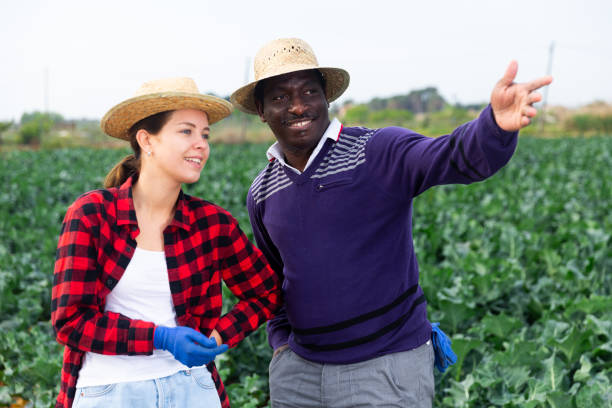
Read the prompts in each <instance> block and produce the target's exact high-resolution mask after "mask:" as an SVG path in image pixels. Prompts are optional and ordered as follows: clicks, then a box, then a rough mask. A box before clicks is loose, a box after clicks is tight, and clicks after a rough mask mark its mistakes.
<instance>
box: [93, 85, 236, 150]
mask: <svg viewBox="0 0 612 408" xmlns="http://www.w3.org/2000/svg"><path fill="white" fill-rule="evenodd" d="M232 108H233V107H232V104H231V103H230V102H228V101H226V100H225V99H222V98H218V97H216V96H212V95H202V94H194V93H189V92H160V93H153V94H148V95H143V96H136V97H134V98H130V99H128V100H126V101H123V102H121V103H120V104H118V105H115V106H114V107H112V108H111V109H110V110H109V111H108V112H107V113H106V115H104V117H103V118H102V120H101V121H100V127H101V128H102V131H104V133H106V134H107V135H109V136H112V137H116V138H119V139H124V140H129V130H130V128H131V127H132V126H134V125H135V124H136V123H138V122H139V121H141V120H142V119H144V118H147V117H149V116H151V115H155V114H157V113H160V112H165V111H171V110H178V109H197V110H201V111H203V112H205V113H206V115H207V116H208V123H209V124H211V125H212V124H213V123H215V122H218V121H220V120H221V119H223V118H225V117H227V116H229V115H230V114H231V113H232Z"/></svg>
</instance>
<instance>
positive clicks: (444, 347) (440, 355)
mask: <svg viewBox="0 0 612 408" xmlns="http://www.w3.org/2000/svg"><path fill="white" fill-rule="evenodd" d="M438 326H440V323H432V324H431V341H432V342H433V348H434V354H435V360H434V365H435V366H436V368H437V369H438V371H440V372H441V373H443V372H444V371H446V369H447V368H448V367H449V366H451V365H453V364H455V363H456V362H457V356H456V355H455V353H454V352H453V349H452V348H451V339H450V338H449V337H448V336H447V335H446V333H444V332H443V331H442V330H441V329H440V328H439V327H438Z"/></svg>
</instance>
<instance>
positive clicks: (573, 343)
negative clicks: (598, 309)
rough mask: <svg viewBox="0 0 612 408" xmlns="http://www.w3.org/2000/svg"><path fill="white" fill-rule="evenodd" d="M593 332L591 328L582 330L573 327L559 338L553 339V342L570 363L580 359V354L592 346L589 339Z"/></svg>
mask: <svg viewBox="0 0 612 408" xmlns="http://www.w3.org/2000/svg"><path fill="white" fill-rule="evenodd" d="M592 335H593V332H592V331H591V330H587V331H582V330H579V329H577V328H576V327H573V328H572V329H571V331H570V332H569V334H568V335H567V336H565V337H564V338H562V339H560V340H555V341H554V342H553V343H554V344H555V345H556V346H557V348H558V350H560V351H561V352H562V353H563V354H564V355H565V357H566V358H567V361H568V363H569V364H570V365H572V364H574V363H575V362H577V361H578V360H579V359H580V355H581V354H582V353H583V352H584V351H586V350H590V349H591V348H592V345H591V339H592Z"/></svg>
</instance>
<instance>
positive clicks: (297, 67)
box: [230, 38, 350, 115]
mask: <svg viewBox="0 0 612 408" xmlns="http://www.w3.org/2000/svg"><path fill="white" fill-rule="evenodd" d="M253 69H254V70H255V81H254V82H251V83H250V84H248V85H245V86H243V87H242V88H240V89H238V90H237V91H236V92H234V93H233V94H232V96H231V98H230V100H231V101H232V103H233V104H234V106H236V107H237V108H238V109H240V110H241V111H243V112H246V113H252V114H255V115H256V114H257V107H256V106H255V95H254V92H255V86H257V84H258V83H259V81H261V80H263V79H267V78H271V77H275V76H278V75H283V74H288V73H290V72H295V71H303V70H306V69H318V70H319V71H320V72H321V74H322V75H323V78H324V79H325V96H326V97H327V101H328V102H331V101H333V100H335V99H336V98H338V97H339V96H340V95H342V93H343V92H344V91H345V90H346V88H347V87H348V84H349V79H350V77H349V74H348V72H346V71H345V70H343V69H341V68H329V67H320V66H319V63H318V62H317V57H316V56H315V54H314V51H313V50H312V48H310V45H308V44H307V43H306V42H305V41H303V40H300V39H299V38H280V39H278V40H274V41H271V42H269V43H268V44H266V45H264V46H263V47H261V49H260V50H259V51H258V52H257V55H255V61H254V64H253Z"/></svg>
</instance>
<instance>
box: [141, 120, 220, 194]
mask: <svg viewBox="0 0 612 408" xmlns="http://www.w3.org/2000/svg"><path fill="white" fill-rule="evenodd" d="M209 133H210V128H209V127H208V117H207V116H206V113H204V112H202V111H199V110H195V109H181V110H177V111H174V112H173V113H172V115H171V116H170V119H169V120H168V122H167V123H166V124H165V125H164V127H162V129H161V130H160V131H159V133H158V134H157V135H155V136H153V137H151V138H150V140H151V155H150V156H147V154H146V152H143V156H147V157H146V159H145V160H146V161H148V162H150V163H151V164H154V165H155V167H157V170H158V171H160V172H161V173H162V174H165V175H167V176H168V177H169V178H170V179H172V180H174V181H176V182H178V183H195V182H196V181H198V179H199V178H200V173H201V172H202V169H203V168H204V164H206V161H207V160H208V155H209V153H210V147H209V146H208V134H209ZM160 175H161V174H160Z"/></svg>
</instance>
